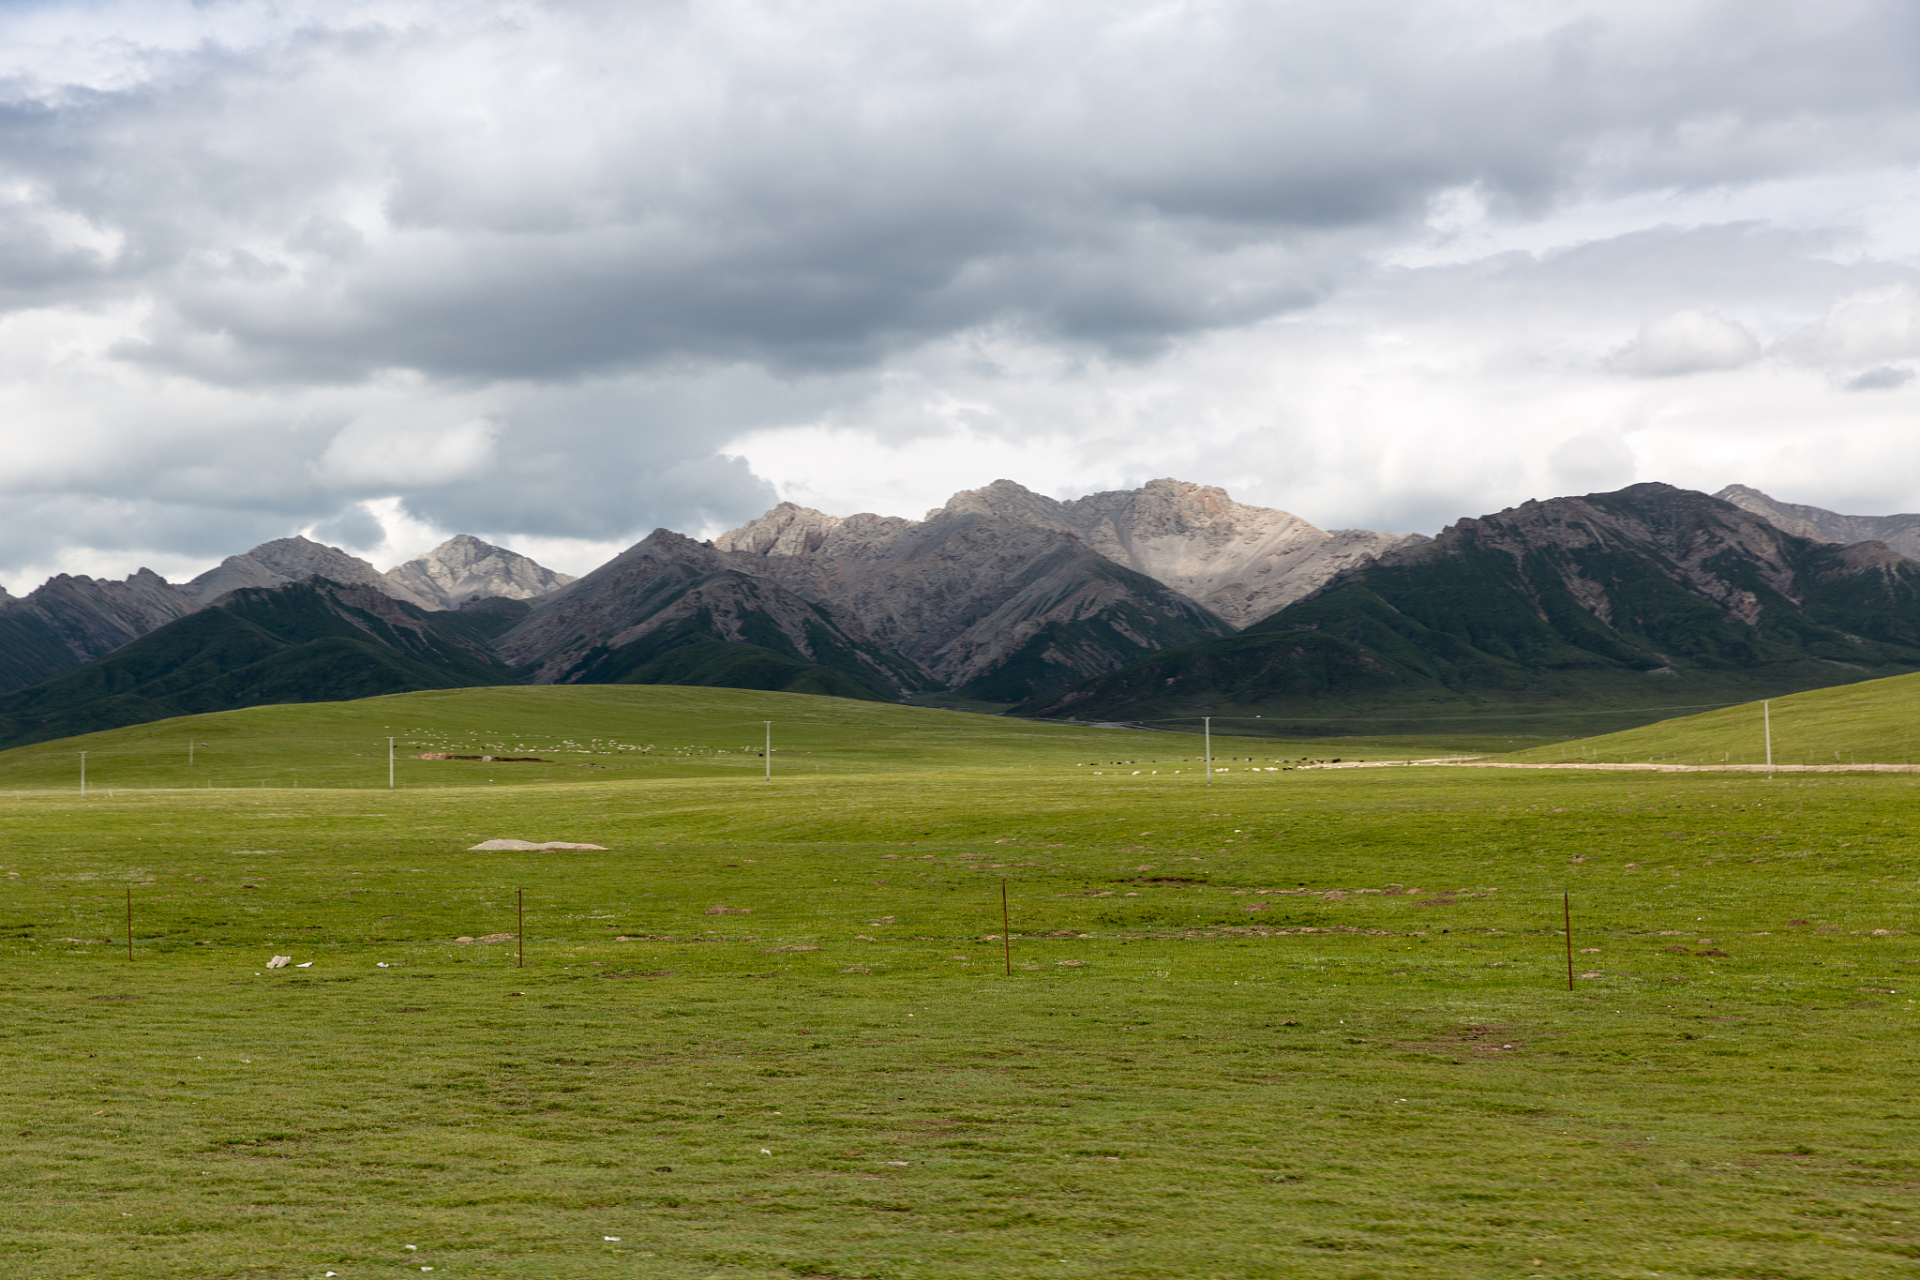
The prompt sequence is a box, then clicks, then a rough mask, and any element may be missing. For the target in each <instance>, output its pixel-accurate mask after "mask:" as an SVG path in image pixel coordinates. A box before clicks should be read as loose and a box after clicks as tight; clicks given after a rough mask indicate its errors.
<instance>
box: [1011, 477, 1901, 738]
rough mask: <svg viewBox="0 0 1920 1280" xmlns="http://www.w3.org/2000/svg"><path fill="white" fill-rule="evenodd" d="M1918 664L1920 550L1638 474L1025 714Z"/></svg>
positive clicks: (1827, 674) (1571, 697) (1466, 535)
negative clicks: (1901, 551) (1841, 542)
mask: <svg viewBox="0 0 1920 1280" xmlns="http://www.w3.org/2000/svg"><path fill="white" fill-rule="evenodd" d="M1916 667H1920V563H1915V562H1914V561H1911V560H1907V559H1905V558H1904V557H1901V556H1898V555H1896V554H1894V553H1893V552H1891V551H1889V550H1887V549H1886V548H1885V547H1884V546H1882V545H1880V544H1878V543H1862V544H1859V545H1856V546H1835V545H1832V544H1823V543H1815V542H1809V541H1807V540H1805V539H1803V538H1798V537H1794V536H1793V535H1791V534H1787V533H1783V532H1782V531H1780V530H1778V529H1776V528H1774V527H1773V526H1772V525H1770V524H1768V523H1766V522H1765V521H1764V520H1762V519H1760V518H1759V517H1757V516H1754V515H1751V514H1750V513H1748V512H1745V511H1742V510H1740V509H1739V508H1737V507H1734V506H1732V505H1731V504H1728V503H1725V502H1721V501H1719V500H1717V499H1714V498H1710V497H1707V496H1706V495H1705V494H1700V493H1694V492H1690V491H1687V490H1681V489H1675V488H1673V487H1671V486H1668V485H1659V484H1643V485H1635V486H1633V487H1632V488H1629V489H1624V490H1621V491H1619V492H1617V493H1606V494H1589V495H1587V496H1586V497H1584V498H1558V499H1554V500H1552V501H1550V502H1529V503H1527V504H1525V505H1524V506H1521V507H1517V508H1513V509H1511V510H1508V511H1503V512H1501V513H1499V514H1498V515H1493V516H1487V517H1484V518H1482V519H1479V520H1463V521H1461V522H1460V523H1458V524H1456V525H1454V526H1452V527H1450V528H1449V529H1447V530H1446V531H1444V532H1443V533H1442V534H1441V535H1440V536H1439V537H1438V538H1436V539H1435V540H1434V541H1432V542H1430V543H1426V544H1424V545H1422V546H1418V547H1413V548H1409V549H1407V550H1404V551H1400V552H1397V553H1394V554H1393V555H1390V556H1387V557H1385V558H1383V559H1382V560H1380V561H1378V562H1376V563H1374V564H1372V565H1369V566H1366V567H1364V568H1362V569H1360V570H1358V571H1356V572H1354V573H1352V574H1349V575H1346V576H1344V577H1342V578H1340V579H1336V580H1335V581H1334V582H1332V583H1329V584H1328V586H1327V587H1326V589H1324V590H1323V591H1321V592H1320V593H1319V594H1317V595H1315V596H1313V597H1311V598H1309V599H1307V600H1303V601H1301V602H1299V603H1297V604H1294V605H1292V606H1290V607H1288V608H1286V609H1284V610H1282V611H1280V612H1279V613H1277V614H1275V615H1274V616H1272V617H1270V618H1267V619H1264V620H1262V621H1261V622H1259V623H1257V624H1255V625H1254V626H1253V627H1250V628H1249V629H1248V630H1246V631H1245V632H1242V633H1241V634H1239V635H1237V636H1231V637H1228V638H1226V639H1223V640H1214V641H1207V642H1204V643H1201V644H1192V645H1184V646H1180V647H1178V648H1175V649H1169V650H1166V651H1164V652H1162V653H1159V654H1155V655H1154V656H1152V657H1151V658H1148V659H1146V660H1145V661H1142V662H1138V663H1135V664H1133V665H1132V666H1130V667H1127V668H1125V669H1123V670H1120V671H1116V672H1114V673H1112V674H1110V675H1108V676H1106V677H1104V678H1102V679H1099V680H1095V681H1092V682H1089V683H1088V684H1086V685H1083V686H1082V687H1081V688H1079V689H1077V690H1075V691H1073V692H1072V693H1070V694H1068V695H1066V696H1064V697H1061V698H1057V699H1054V700H1052V701H1050V702H1047V703H1044V704H1040V703H1036V704H1029V705H1028V706H1027V707H1024V708H1022V710H1023V711H1025V712H1027V713H1029V714H1039V715H1048V716H1076V717H1082V718H1085V717H1099V718H1119V717H1131V718H1139V717H1146V716H1153V715H1161V714H1166V715H1180V714H1187V713H1191V712H1193V711H1196V710H1209V711H1212V710H1218V711H1220V712H1221V713H1222V714H1230V713H1232V712H1234V711H1248V712H1258V713H1259V714H1262V715H1278V716H1282V717H1287V716H1294V717H1300V718H1301V719H1303V720H1304V719H1306V718H1310V717H1315V716H1328V717H1332V716H1341V715H1355V716H1358V715H1393V716H1404V717H1407V718H1409V719H1414V718H1421V717H1423V716H1426V715H1429V714H1443V713H1446V712H1448V711H1458V710H1460V709H1462V708H1466V707H1477V708H1481V709H1486V710H1492V709H1505V710H1507V711H1509V712H1521V711H1526V710H1529V709H1548V708H1554V707H1559V708H1572V707H1576V706H1593V705H1603V706H1619V707H1635V706H1639V707H1653V706H1659V705H1673V704H1685V703H1692V702H1711V701H1721V700H1732V699H1740V698H1746V697H1752V696H1760V695H1763V694H1767V693H1771V692H1788V691H1792V690H1797V689H1806V688H1817V687H1821V686H1824V685H1833V684H1843V683H1846V682H1849V681H1852V680H1862V679H1867V678H1869V677H1873V676H1879V675H1888V674H1894V673H1898V672H1903V671H1908V670H1912V669H1914V668H1916ZM1328 727H1329V728H1332V727H1337V726H1332V725H1329V726H1328ZM1349 727H1352V726H1349Z"/></svg>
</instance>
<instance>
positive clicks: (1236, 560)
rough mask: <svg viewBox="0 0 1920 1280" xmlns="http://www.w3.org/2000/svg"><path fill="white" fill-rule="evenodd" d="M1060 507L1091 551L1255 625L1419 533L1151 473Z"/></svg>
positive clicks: (1238, 620) (1235, 619)
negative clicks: (1357, 523) (1304, 515)
mask: <svg viewBox="0 0 1920 1280" xmlns="http://www.w3.org/2000/svg"><path fill="white" fill-rule="evenodd" d="M1059 505H1060V510H1061V514H1062V515H1063V517H1064V518H1065V520H1066V522H1067V523H1068V525H1069V526H1070V527H1071V528H1073V529H1074V530H1075V531H1076V532H1077V533H1079V534H1080V536H1081V537H1082V538H1083V539H1085V540H1086V542H1087V544H1088V545H1089V546H1091V547H1092V548H1093V549H1094V550H1095V551H1098V552H1099V553H1100V554H1102V555H1104V556H1106V557H1107V558H1108V559H1110V560H1114V561H1117V562H1118V563H1120V564H1124V565H1126V566H1128V567H1129V568H1132V569H1137V570H1139V571H1140V572H1141V573H1144V574H1146V575H1147V576H1148V577H1150V578H1155V579H1158V580H1159V581H1161V582H1164V583H1166V584H1167V585H1168V586H1170V587H1172V588H1173V589H1174V590H1176V591H1179V592H1182V593H1184V594H1186V595H1187V596H1190V597H1192V598H1193V599H1195V600H1197V601H1199V602H1200V603H1201V604H1203V605H1205V606H1206V607H1207V608H1209V609H1211V610H1213V612H1215V613H1217V614H1219V615H1220V616H1221V617H1222V618H1224V619H1226V620H1227V621H1228V622H1230V623H1232V624H1233V625H1234V626H1235V627H1245V626H1249V625H1251V624H1252V623H1255V622H1258V621H1259V620H1260V619H1261V618H1264V617H1266V616H1267V615H1268V614H1270V613H1273V612H1275V611H1276V610H1279V609H1282V608H1284V607H1285V606H1287V605H1290V604H1292V603H1293V602H1294V601H1295V600H1299V599H1301V598H1303V597H1305V596H1308V595H1310V594H1312V593H1313V592H1314V591H1317V590H1318V589H1319V588H1320V587H1322V586H1324V585H1325V584H1326V583H1327V582H1328V581H1330V580H1331V579H1332V578H1333V577H1334V576H1335V575H1336V574H1339V573H1343V572H1346V571H1347V570H1349V569H1354V568H1358V567H1359V566H1360V565H1363V564H1366V563H1368V562H1369V561H1372V560H1377V559H1379V558H1380V557H1381V556H1383V555H1385V554H1386V553H1387V552H1389V551H1395V550H1398V549H1399V548H1401V547H1406V546H1412V545H1414V544H1416V543H1420V542H1425V541H1426V538H1425V537H1423V536H1422V535H1420V534H1398V533H1375V532H1373V531H1371V530H1367V529H1339V530H1335V531H1334V532H1332V533H1329V532H1327V531H1326V530H1324V529H1321V528H1318V527H1316V526H1314V525H1311V524H1309V523H1307V522H1306V521H1305V520H1302V519H1301V518H1300V517H1299V516H1296V515H1292V514H1290V513H1288V512H1285V511H1276V510H1274V509H1272V508H1270V507H1250V506H1247V505H1245V504H1243V503H1239V502H1235V501H1234V500H1233V499H1232V498H1229V497H1228V496H1227V493H1226V491H1225V490H1224V489H1218V488H1215V487H1214V486H1212V485H1200V484H1190V483H1188V482H1187V481H1184V480H1153V481H1149V482H1148V483H1147V484H1146V485H1144V486H1143V487H1141V488H1139V489H1130V490H1120V491H1117V492H1111V493H1096V494H1091V495H1089V496H1088V497H1085V498H1077V499H1075V500H1073V501H1071V502H1063V503H1061V504H1059Z"/></svg>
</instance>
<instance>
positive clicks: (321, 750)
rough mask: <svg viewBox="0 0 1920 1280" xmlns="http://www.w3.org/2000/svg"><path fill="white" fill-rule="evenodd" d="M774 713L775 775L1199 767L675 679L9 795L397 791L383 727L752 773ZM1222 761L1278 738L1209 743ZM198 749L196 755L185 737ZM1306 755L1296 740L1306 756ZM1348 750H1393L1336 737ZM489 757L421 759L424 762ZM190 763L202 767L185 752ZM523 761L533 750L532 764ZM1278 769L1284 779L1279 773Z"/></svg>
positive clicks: (461, 700)
mask: <svg viewBox="0 0 1920 1280" xmlns="http://www.w3.org/2000/svg"><path fill="white" fill-rule="evenodd" d="M767 721H772V722H773V735H774V737H773V740H774V771H775V773H776V774H778V775H786V774H790V773H795V772H805V773H808V774H870V773H874V772H889V771H899V770H912V769H926V768H954V769H974V768H980V769H985V768H1006V767H1008V765H1009V763H1011V764H1013V765H1014V766H1015V767H1021V766H1033V767H1036V768H1052V767H1060V768H1087V769H1090V770H1091V769H1101V770H1104V769H1108V768H1112V767H1116V766H1117V765H1118V764H1119V763H1121V762H1125V764H1126V765H1127V766H1128V768H1129V769H1131V768H1133V767H1136V766H1137V767H1140V768H1142V769H1143V770H1148V771H1150V770H1151V769H1153V768H1154V767H1156V766H1160V767H1162V768H1163V769H1165V770H1166V771H1168V772H1171V771H1172V770H1176V769H1178V770H1182V771H1187V772H1190V771H1192V770H1193V769H1196V768H1200V767H1201V764H1200V739H1199V738H1198V737H1197V736H1195V735H1190V734H1183V733H1146V732H1139V731H1122V730H1110V729H1092V728H1087V727H1084V726H1078V725H1057V724H1046V723H1037V722H1034V721H1029V720H1015V719H1009V718H1006V717H1002V716H986V715H977V714H973V713H969V712H961V711H945V710H937V709H932V708H926V707H908V706H901V705H898V704H894V703H876V702H862V701H854V700H852V699H848V698H839V697H827V696H812V695H807V694H797V693H778V692H757V691H750V690H738V689H713V688H687V687H681V686H675V685H511V686H501V687H492V688H471V689H451V690H428V691H421V692H415V693H404V694H395V695H391V696H386V697H377V698H363V699H359V700H356V701H352V702H317V703H302V704H294V705H276V706H259V707H249V708H245V709H242V710H238V711H228V712H221V713H218V714H211V715H202V716H192V717H183V718H177V719H170V720H162V721H157V722H154V723H149V724H140V725H133V726H128V727H124V728H118V729H113V730H109V731H103V732H99V733H92V734H87V735H84V736H81V737H75V738H68V739H63V740H61V741H58V742H45V743H36V744H33V745H29V746H23V747H17V748H15V749H13V750H11V751H5V752H0V791H4V790H6V789H8V788H34V789H40V788H48V787H54V788H68V787H76V786H77V785H78V781H79V753H80V752H82V751H85V752H86V753H87V777H88V781H89V784H90V786H91V787H93V788H97V789H105V788H113V787H128V788H155V787H157V788H167V787H208V786H212V787H216V788H227V787H259V786H267V787H291V786H299V787H355V788H359V787H374V788H385V786H386V785H387V737H388V735H392V736H393V737H394V739H395V754H396V756H397V757H398V759H397V761H396V779H397V782H398V785H399V786H401V787H402V788H406V789H417V788H421V787H445V786H472V785H482V786H484V785H486V784H488V783H490V782H492V783H499V784H509V783H566V782H585V781H617V780H622V779H631V780H636V781H638V780H658V779H667V778H714V779H727V778H735V777H742V776H747V777H758V776H759V775H760V774H761V773H762V772H763V771H764V769H765V767H766V765H765V757H764V756H763V755H762V744H763V742H764V741H765V734H766V722H767ZM1213 741H1214V757H1215V760H1216V761H1217V762H1219V763H1220V764H1221V765H1222V766H1224V767H1228V768H1231V767H1232V764H1233V763H1235V762H1240V761H1248V760H1249V759H1250V758H1251V757H1252V756H1254V755H1256V754H1258V755H1259V756H1260V757H1261V759H1262V761H1263V762H1266V761H1271V760H1272V759H1273V758H1275V757H1276V756H1278V755H1279V754H1281V751H1280V747H1281V745H1282V744H1276V743H1273V742H1271V741H1261V742H1257V743H1256V742H1249V741H1248V740H1245V739H1238V738H1229V737H1226V736H1224V735H1221V734H1215V735H1214V740H1213ZM190 744H191V751H190V750H189V745H190ZM1305 750H1307V748H1304V747H1303V748H1299V752H1304V751H1305ZM1341 750H1342V751H1343V752H1345V753H1346V755H1347V758H1350V759H1357V758H1362V757H1364V756H1365V755H1366V754H1368V752H1369V750H1371V751H1372V753H1373V754H1376V755H1399V754H1402V753H1404V752H1405V751H1406V748H1405V747H1404V746H1403V745H1402V744H1400V743H1397V742H1396V743H1393V744H1391V745H1390V746H1388V745H1377V746H1374V747H1372V748H1369V747H1368V746H1367V745H1366V744H1362V743H1354V744H1348V743H1344V742H1343V743H1342V744H1341ZM428 754H443V755H450V756H476V757H478V756H494V757H497V758H496V759H495V760H491V761H488V760H480V759H472V760H458V759H448V760H423V759H420V758H419V757H420V756H423V755H428ZM189 755H191V763H190V762H189ZM528 757H534V758H533V759H529V758H528ZM1275 776H1278V775H1275Z"/></svg>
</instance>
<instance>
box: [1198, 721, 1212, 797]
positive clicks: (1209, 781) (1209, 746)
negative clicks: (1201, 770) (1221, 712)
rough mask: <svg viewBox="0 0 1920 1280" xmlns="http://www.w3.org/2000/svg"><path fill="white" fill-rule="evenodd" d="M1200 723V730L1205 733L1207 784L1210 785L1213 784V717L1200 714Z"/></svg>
mask: <svg viewBox="0 0 1920 1280" xmlns="http://www.w3.org/2000/svg"><path fill="white" fill-rule="evenodd" d="M1200 723H1201V725H1202V726H1204V728H1203V730H1202V732H1203V733H1204V734H1205V735H1206V744H1207V749H1206V756H1207V785H1208V786H1212V785H1213V717H1212V716H1201V717H1200Z"/></svg>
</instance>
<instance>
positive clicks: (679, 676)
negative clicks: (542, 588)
mask: <svg viewBox="0 0 1920 1280" xmlns="http://www.w3.org/2000/svg"><path fill="white" fill-rule="evenodd" d="M740 559H741V557H738V556H735V555H733V554H730V553H728V552H724V551H718V550H716V549H715V548H713V547H712V546H709V545H708V544H706V543H703V542H695V541H693V540H692V539H691V538H686V537H682V536H681V535H680V534H677V533H671V532H669V531H667V530H665V529H659V530H656V531H654V532H653V533H652V534H650V535H648V537H647V538H645V539H644V540H642V541H641V542H639V543H638V544H636V545H635V546H633V547H630V548H628V549H627V550H626V551H624V552H622V553H621V554H620V555H618V556H616V557H614V559H612V560H610V561H609V562H607V563H606V564H604V565H602V566H600V567H599V568H598V569H595V570H594V571H593V572H592V573H589V574H588V575H587V576H586V577H584V578H581V579H580V580H579V581H577V582H574V583H572V584H570V585H569V586H567V587H565V588H564V589H562V590H561V591H559V592H558V593H556V594H554V595H552V596H550V597H547V598H546V599H544V600H542V601H541V602H540V603H539V604H537V605H535V606H534V607H533V609H532V610H531V612H529V613H528V614H527V616H526V617H525V619H524V620H522V621H521V622H520V623H519V624H518V625H517V626H515V627H513V628H512V629H511V630H510V631H508V632H507V633H506V634H505V635H503V636H501V637H500V639H499V641H498V644H497V649H498V652H499V653H500V654H501V656H502V657H503V658H504V659H505V660H506V661H508V662H510V663H513V664H514V665H515V666H517V667H520V668H522V669H526V670H528V671H529V672H530V674H531V678H532V679H533V680H534V682H535V683H539V684H554V683H587V684H615V683H632V684H663V683H672V684H725V685H729V686H731V687H735V688H759V689H780V690H787V691H789V692H796V693H836V694H840V695H842V696H849V697H864V698H887V699H892V698H897V697H899V696H900V695H901V694H903V693H908V692H914V691H918V690H923V689H928V688H932V687H934V682H933V681H932V680H931V679H930V678H929V677H928V676H927V674H926V673H925V672H924V671H922V670H920V669H919V668H918V667H917V666H916V665H915V664H914V663H912V662H911V661H909V660H907V659H905V658H903V657H901V656H900V655H899V654H897V653H894V652H892V651H891V650H889V649H887V648H886V647H885V646H882V645H879V644H876V643H875V642H874V641H873V640H872V638H871V637H869V636H868V635H867V634H866V633H865V632H864V631H863V630H861V629H860V627H859V625H858V624H857V623H853V624H852V625H846V624H843V622H842V621H841V620H840V619H839V618H836V617H835V616H834V614H833V613H832V612H831V611H829V610H827V609H825V608H823V607H822V606H819V605H816V604H814V603H812V602H811V601H808V600H806V599H804V598H802V597H801V596H799V595H797V594H796V593H794V592H792V591H789V590H787V589H786V588H784V587H782V586H780V585H779V584H778V583H776V582H772V581H769V580H766V579H763V578H759V577H756V576H754V575H752V574H747V573H742V572H740V571H739V569H738V568H736V567H735V566H736V564H737V562H738V561H739V560H740ZM686 646H696V647H698V649H699V652H698V653H681V654H679V655H678V656H676V657H669V656H668V655H669V654H670V653H672V652H673V651H675V650H678V649H681V648H683V647H686ZM714 646H737V647H739V649H740V650H741V652H738V653H733V652H723V651H722V650H720V649H716V648H714ZM748 649H751V650H754V651H755V652H752V653H748V652H745V650H748ZM743 681H744V683H742V682H743Z"/></svg>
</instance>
